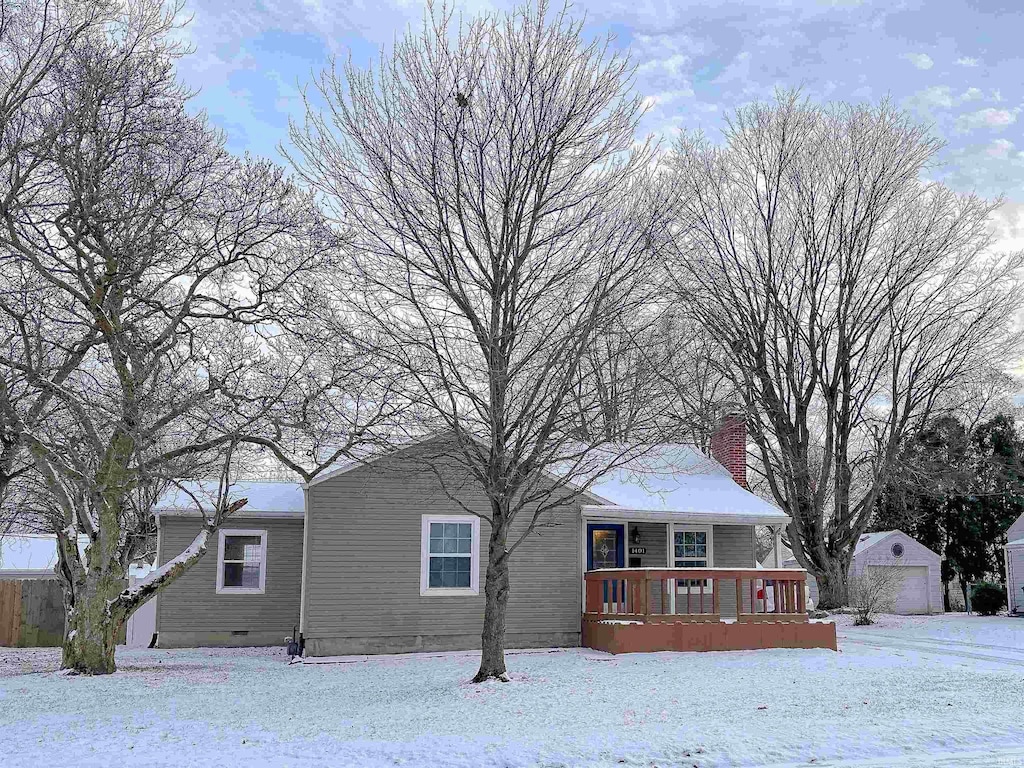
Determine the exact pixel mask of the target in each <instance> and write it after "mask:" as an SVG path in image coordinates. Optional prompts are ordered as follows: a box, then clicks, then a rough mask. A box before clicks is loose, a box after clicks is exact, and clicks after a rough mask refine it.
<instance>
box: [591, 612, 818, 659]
mask: <svg viewBox="0 0 1024 768" xmlns="http://www.w3.org/2000/svg"><path fill="white" fill-rule="evenodd" d="M583 645H585V646H587V647H589V648H593V649H595V650H598V651H607V652H609V653H650V652H652V651H755V650H761V649H764V648H829V649H831V650H833V651H834V650H836V625H835V624H832V623H831V622H829V623H820V624H819V623H810V622H807V623H777V624H776V623H768V622H764V623H761V622H758V623H749V624H748V623H734V624H725V623H722V622H710V623H706V624H698V623H683V622H680V623H676V624H610V623H606V622H599V621H588V620H586V619H584V621H583Z"/></svg>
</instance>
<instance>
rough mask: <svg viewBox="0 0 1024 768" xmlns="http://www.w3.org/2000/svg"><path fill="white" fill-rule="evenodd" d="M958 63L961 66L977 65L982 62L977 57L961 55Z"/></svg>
mask: <svg viewBox="0 0 1024 768" xmlns="http://www.w3.org/2000/svg"><path fill="white" fill-rule="evenodd" d="M956 63H957V64H959V65H960V66H961V67H976V66H978V65H979V64H980V63H981V62H980V61H978V60H977V59H974V58H971V57H970V56H961V57H960V58H959V59H957V60H956Z"/></svg>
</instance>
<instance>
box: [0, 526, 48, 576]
mask: <svg viewBox="0 0 1024 768" xmlns="http://www.w3.org/2000/svg"><path fill="white" fill-rule="evenodd" d="M56 564H57V539H56V537H55V536H47V535H46V534H35V533H25V534H15V535H8V536H4V537H3V538H2V539H0V569H2V570H5V571H7V570H13V571H36V570H53V567H54V566H55V565H56Z"/></svg>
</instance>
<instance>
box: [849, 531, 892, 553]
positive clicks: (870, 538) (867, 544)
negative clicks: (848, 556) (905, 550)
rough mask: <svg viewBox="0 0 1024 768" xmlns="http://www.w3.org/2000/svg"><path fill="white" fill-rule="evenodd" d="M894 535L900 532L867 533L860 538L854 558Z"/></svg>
mask: <svg viewBox="0 0 1024 768" xmlns="http://www.w3.org/2000/svg"><path fill="white" fill-rule="evenodd" d="M894 533H899V531H875V532H874V533H865V534H864V535H863V536H861V537H860V539H859V540H858V541H857V546H856V547H854V549H853V554H854V556H855V557H856V556H857V555H859V554H860V553H861V552H863V551H865V550H867V549H871V547H873V546H875V544H877V543H878V542H880V541H881V540H882V539H884V538H885V537H886V536H891V535H892V534H894Z"/></svg>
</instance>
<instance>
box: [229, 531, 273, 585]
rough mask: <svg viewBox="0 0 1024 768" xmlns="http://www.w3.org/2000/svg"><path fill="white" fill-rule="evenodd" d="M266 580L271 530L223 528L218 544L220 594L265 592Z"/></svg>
mask: <svg viewBox="0 0 1024 768" xmlns="http://www.w3.org/2000/svg"><path fill="white" fill-rule="evenodd" d="M266 583H267V532H266V531H265V530H250V529H246V530H241V529H237V528H236V529H225V530H221V531H220V533H219V535H218V544H217V594H218V595H224V594H228V595H231V594H240V595H262V594H263V593H264V591H265V590H266Z"/></svg>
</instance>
